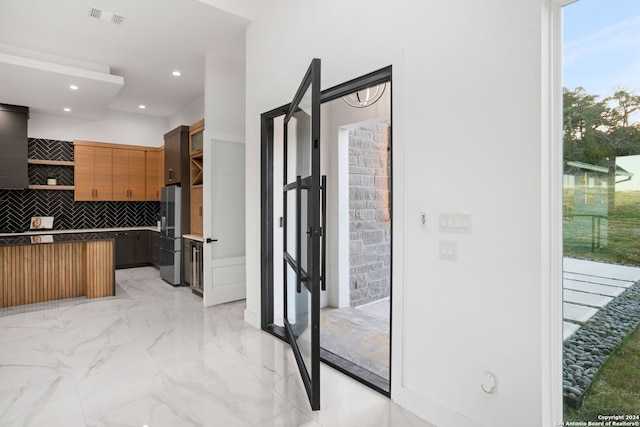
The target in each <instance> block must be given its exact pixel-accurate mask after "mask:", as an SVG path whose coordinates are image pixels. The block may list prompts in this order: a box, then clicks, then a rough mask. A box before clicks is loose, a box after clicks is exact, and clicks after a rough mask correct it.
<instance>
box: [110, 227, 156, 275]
mask: <svg viewBox="0 0 640 427" xmlns="http://www.w3.org/2000/svg"><path fill="white" fill-rule="evenodd" d="M152 233H153V232H152V231H149V230H137V231H114V232H112V236H113V238H114V239H115V241H116V269H120V268H130V267H141V266H145V265H150V264H152V256H151V252H152V245H151V234H152ZM153 234H158V233H153ZM158 238H159V236H158Z"/></svg>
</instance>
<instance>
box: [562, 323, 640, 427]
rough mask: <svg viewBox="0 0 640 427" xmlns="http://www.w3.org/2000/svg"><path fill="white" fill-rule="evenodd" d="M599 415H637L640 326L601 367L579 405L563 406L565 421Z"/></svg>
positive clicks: (594, 417)
mask: <svg viewBox="0 0 640 427" xmlns="http://www.w3.org/2000/svg"><path fill="white" fill-rule="evenodd" d="M598 415H640V328H638V329H636V330H635V332H633V333H632V334H631V335H630V336H629V337H627V339H626V340H625V341H624V342H623V343H622V344H621V345H620V346H619V347H618V348H617V350H616V351H615V352H613V354H612V355H611V356H610V357H609V359H608V360H607V361H606V362H605V364H604V365H603V366H602V368H600V371H599V372H598V374H597V375H596V377H595V379H594V381H593V383H592V384H591V389H590V390H589V392H588V394H587V397H586V398H585V399H584V402H583V403H582V407H581V408H580V409H579V410H575V409H572V408H570V407H568V406H566V405H565V407H564V421H565V422H566V421H585V422H588V421H598V418H597V417H598Z"/></svg>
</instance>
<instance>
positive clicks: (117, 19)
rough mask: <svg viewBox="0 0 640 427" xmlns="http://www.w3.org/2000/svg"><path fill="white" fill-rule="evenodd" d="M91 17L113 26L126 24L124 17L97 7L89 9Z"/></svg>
mask: <svg viewBox="0 0 640 427" xmlns="http://www.w3.org/2000/svg"><path fill="white" fill-rule="evenodd" d="M89 16H90V17H92V18H96V19H99V20H101V21H104V22H111V23H112V24H122V23H123V22H124V16H122V15H118V14H116V13H113V12H108V11H106V10H101V9H98V8H95V7H90V8H89Z"/></svg>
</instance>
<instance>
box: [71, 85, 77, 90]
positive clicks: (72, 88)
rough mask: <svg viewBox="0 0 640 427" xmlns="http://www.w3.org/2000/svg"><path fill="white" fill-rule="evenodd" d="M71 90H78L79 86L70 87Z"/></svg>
mask: <svg viewBox="0 0 640 427" xmlns="http://www.w3.org/2000/svg"><path fill="white" fill-rule="evenodd" d="M69 89H71V90H78V86H76V85H69Z"/></svg>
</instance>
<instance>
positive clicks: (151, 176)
mask: <svg viewBox="0 0 640 427" xmlns="http://www.w3.org/2000/svg"><path fill="white" fill-rule="evenodd" d="M145 156H146V163H145V164H146V174H145V179H146V200H152V201H160V188H162V185H163V184H164V176H163V174H162V172H163V170H164V162H163V159H162V151H146V152H145Z"/></svg>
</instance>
